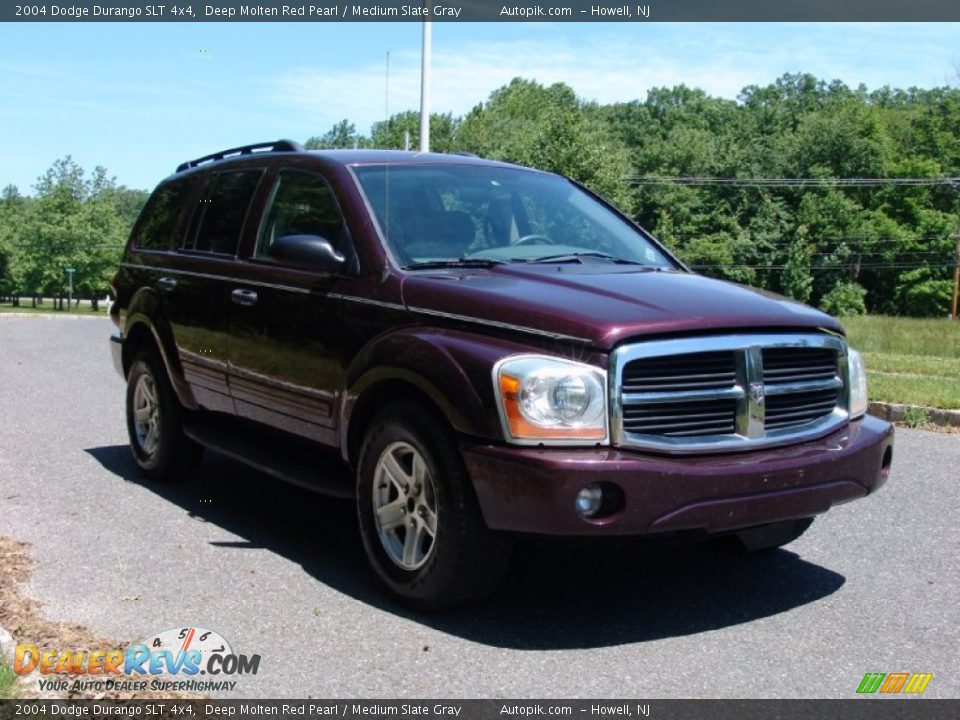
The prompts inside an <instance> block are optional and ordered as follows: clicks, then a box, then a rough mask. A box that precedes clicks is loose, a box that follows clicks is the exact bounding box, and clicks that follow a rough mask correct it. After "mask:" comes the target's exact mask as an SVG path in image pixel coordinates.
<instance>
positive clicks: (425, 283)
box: [112, 141, 893, 608]
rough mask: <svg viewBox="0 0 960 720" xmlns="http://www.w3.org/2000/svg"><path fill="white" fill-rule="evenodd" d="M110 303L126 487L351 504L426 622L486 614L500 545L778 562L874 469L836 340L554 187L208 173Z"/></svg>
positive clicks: (295, 153) (428, 175)
mask: <svg viewBox="0 0 960 720" xmlns="http://www.w3.org/2000/svg"><path fill="white" fill-rule="evenodd" d="M115 286H116V291H117V302H116V303H115V304H114V306H113V309H112V312H113V317H114V320H115V322H116V324H117V325H118V327H119V328H120V330H121V332H119V333H117V334H116V335H114V337H113V338H112V340H113V350H114V360H115V363H116V365H117V368H118V369H119V371H120V372H121V374H122V375H123V377H124V378H125V379H126V382H127V425H128V428H129V433H130V442H131V445H132V448H133V453H134V455H135V456H136V459H137V462H138V463H139V465H140V467H141V468H142V470H143V473H144V474H145V475H147V476H148V477H151V478H155V479H158V480H172V479H178V478H180V477H183V476H186V475H188V474H189V473H190V472H191V471H192V470H193V469H194V467H195V466H196V464H197V462H198V461H199V458H200V454H201V449H202V448H203V447H210V448H215V449H217V450H218V451H221V452H224V453H226V454H228V455H230V456H232V457H235V458H239V459H240V460H243V461H245V462H247V463H249V464H251V465H254V466H257V467H259V468H261V469H263V470H265V471H266V472H268V473H271V474H272V475H275V476H277V477H279V478H283V479H286V480H291V481H294V482H298V483H301V484H306V485H308V486H311V487H313V488H315V489H318V490H321V491H324V492H328V493H333V494H336V495H341V496H347V497H352V498H355V500H356V508H357V512H358V514H359V524H360V529H361V533H362V536H363V543H364V546H365V548H366V552H367V555H368V557H369V560H370V563H371V565H372V566H373V568H374V569H375V571H376V573H377V575H378V576H379V577H380V579H381V580H382V581H383V583H384V584H385V585H386V587H388V588H389V589H390V591H392V592H393V593H394V594H395V595H396V596H398V597H399V598H401V599H403V600H404V601H406V602H407V603H409V604H411V605H414V606H416V607H420V608H436V607H440V606H445V605H451V604H455V603H459V602H462V601H465V600H468V599H471V598H476V597H479V596H481V595H483V594H484V593H486V592H488V591H490V590H491V589H492V588H493V587H494V586H495V585H496V583H497V581H498V580H499V578H500V577H501V575H502V572H503V570H504V568H505V566H506V563H507V561H508V558H509V555H510V549H511V544H512V540H513V538H514V537H515V536H516V534H518V533H534V534H540V535H553V536H610V535H658V534H665V533H671V532H674V531H693V532H692V533H691V534H700V535H703V534H717V533H737V534H738V535H739V536H740V539H741V540H743V542H744V544H745V545H747V547H749V548H752V549H757V548H764V547H776V546H778V545H782V544H784V543H786V542H789V541H790V540H793V539H794V538H796V537H797V536H799V535H800V533H801V532H803V531H804V530H805V529H806V528H807V526H808V525H809V524H810V521H811V518H812V517H813V516H814V515H816V514H818V513H822V512H825V511H826V510H828V509H829V508H830V507H832V506H833V505H836V504H839V503H843V502H847V501H849V500H854V499H856V498H859V497H862V496H864V495H867V494H869V493H871V492H873V491H874V490H876V489H877V488H878V487H879V486H880V485H881V484H882V483H883V482H884V481H885V480H886V477H887V475H888V472H889V468H890V460H891V455H892V444H893V434H892V429H891V427H890V425H889V424H887V423H885V422H882V421H880V420H878V419H876V418H873V417H871V416H869V415H867V414H866V409H867V397H866V379H865V373H864V367H863V362H862V360H861V358H860V355H859V354H857V353H856V352H855V351H853V350H851V349H849V348H848V347H847V345H846V343H845V342H844V338H843V329H842V328H841V326H840V325H839V324H838V323H837V322H836V321H835V320H834V319H832V318H830V317H828V316H827V315H824V314H822V313H820V312H817V311H815V310H812V309H810V308H808V307H805V306H803V305H799V304H796V303H794V302H790V301H788V300H785V299H782V298H779V297H776V296H772V295H770V294H768V293H763V292H759V291H756V290H752V289H749V288H745V287H740V286H737V285H732V284H730V283H725V282H719V281H716V280H711V279H707V278H704V277H701V276H699V275H696V274H694V273H692V272H689V271H688V270H687V269H686V268H685V267H684V266H683V265H682V264H681V263H680V262H679V261H677V260H676V259H675V258H673V257H672V256H671V255H670V253H669V252H668V251H667V250H665V249H664V248H663V247H662V246H661V245H660V244H659V243H658V242H657V241H656V240H655V239H654V238H652V237H651V236H650V235H648V234H647V233H645V232H644V231H643V230H642V229H640V228H638V227H637V226H636V225H634V224H633V223H631V222H630V221H629V220H628V219H626V218H625V217H624V216H622V215H621V214H620V213H618V212H617V211H616V210H615V209H614V208H612V207H611V206H610V205H608V204H607V203H605V202H604V201H603V200H601V199H600V198H598V197H596V196H594V195H593V194H591V193H590V192H589V191H587V190H585V189H584V188H582V187H580V186H578V185H577V184H575V183H574V182H572V181H570V180H568V179H566V178H563V177H559V176H557V175H552V174H548V173H544V172H538V171H534V170H530V169H527V168H521V167H516V166H512V165H507V164H504V163H497V162H489V161H485V160H481V159H478V158H473V157H466V156H458V155H440V154H414V153H404V152H393V151H375V150H368V151H330V152H305V151H303V149H302V148H301V147H300V146H298V145H296V144H295V143H292V142H289V141H279V142H276V143H268V144H266V145H251V146H247V147H243V148H235V149H232V150H227V151H224V152H221V153H216V154H214V155H211V156H208V157H204V158H200V159H198V160H194V161H191V162H186V163H184V164H182V165H181V166H180V167H179V168H178V169H177V172H176V173H174V174H173V175H172V176H171V177H169V178H167V179H166V180H164V181H163V182H161V183H160V185H159V187H158V188H157V189H156V190H155V191H154V193H153V195H152V196H151V197H150V199H149V201H148V202H147V204H146V206H145V208H144V210H143V212H142V213H141V215H140V218H139V220H138V221H137V224H136V226H135V227H134V230H133V233H132V235H131V238H130V242H129V245H128V247H127V249H126V252H125V255H124V258H123V262H122V264H121V267H120V271H119V273H118V275H117V277H116V279H115ZM343 470H349V471H350V472H342V471H343Z"/></svg>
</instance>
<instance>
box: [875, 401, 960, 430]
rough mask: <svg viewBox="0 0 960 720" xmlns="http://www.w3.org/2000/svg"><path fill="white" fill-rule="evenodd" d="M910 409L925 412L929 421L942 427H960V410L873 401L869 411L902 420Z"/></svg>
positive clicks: (886, 417)
mask: <svg viewBox="0 0 960 720" xmlns="http://www.w3.org/2000/svg"><path fill="white" fill-rule="evenodd" d="M908 410H915V411H920V412H923V413H924V414H925V415H926V416H927V422H928V423H930V424H931V425H939V426H940V427H960V410H941V409H940V408H931V407H923V406H921V405H901V404H899V403H886V402H872V403H870V406H869V407H868V408H867V412H869V413H870V414H871V415H875V416H877V417H879V418H883V419H884V420H889V421H890V422H902V421H903V420H905V419H906V417H907V411H908Z"/></svg>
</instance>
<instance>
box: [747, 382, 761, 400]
mask: <svg viewBox="0 0 960 720" xmlns="http://www.w3.org/2000/svg"><path fill="white" fill-rule="evenodd" d="M763 398H764V391H763V383H758V382H755V383H750V400H751V402H753V403H754V404H755V405H763Z"/></svg>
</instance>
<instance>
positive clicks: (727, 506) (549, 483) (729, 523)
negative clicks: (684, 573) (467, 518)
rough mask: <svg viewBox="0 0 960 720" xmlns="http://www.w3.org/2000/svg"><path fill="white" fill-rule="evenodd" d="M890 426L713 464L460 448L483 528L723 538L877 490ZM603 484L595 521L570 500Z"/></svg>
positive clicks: (851, 429)
mask: <svg viewBox="0 0 960 720" xmlns="http://www.w3.org/2000/svg"><path fill="white" fill-rule="evenodd" d="M892 447H893V426H891V425H890V424H889V423H887V422H884V421H883V420H879V419H878V418H875V417H872V416H870V415H867V416H865V417H863V418H861V419H859V420H855V421H853V422H851V423H849V424H848V425H847V426H846V427H843V428H841V429H840V430H837V431H836V432H834V433H832V434H830V435H827V436H826V437H823V438H820V439H819V440H813V441H810V442H805V443H802V444H799V445H792V446H787V447H782V448H776V449H768V450H760V451H755V452H749V453H738V454H728V455H715V456H697V457H667V456H662V455H652V454H641V453H638V452H633V451H627V450H619V449H616V448H587V449H556V448H554V449H548V448H524V447H515V446H494V445H476V444H468V443H464V444H463V445H462V448H461V449H462V451H463V458H464V461H465V463H466V466H467V470H468V472H469V473H470V476H471V478H472V479H473V484H474V487H475V488H476V491H477V497H478V499H479V501H480V507H481V509H482V511H483V516H484V519H485V520H486V522H487V525H488V526H489V527H490V528H492V529H495V530H508V531H515V532H524V533H536V534H545V535H646V534H654V533H660V532H668V531H674V530H690V529H699V530H705V531H707V532H711V533H713V532H724V531H728V530H735V529H738V528H745V527H751V526H755V525H762V524H765V523H771V522H777V521H780V520H789V519H792V518H800V517H809V516H811V515H816V514H819V513H823V512H826V511H827V510H829V509H830V508H831V507H832V506H833V505H839V504H840V503H844V502H849V501H850V500H855V499H856V498H859V497H863V496H864V495H867V494H869V493H871V492H874V491H875V490H877V489H878V488H879V487H880V486H881V485H883V483H884V482H885V481H886V479H887V475H888V473H889V461H890V457H891V455H890V454H889V453H888V449H892ZM597 482H604V483H613V484H615V485H616V486H617V487H618V488H620V490H621V491H622V493H623V498H624V503H623V507H622V509H621V510H619V511H618V512H616V513H615V514H613V515H611V516H609V517H605V518H602V519H597V520H588V519H585V518H583V517H582V516H580V514H579V513H578V512H577V511H576V509H575V506H574V501H575V498H576V495H577V493H578V492H579V491H580V490H581V489H582V488H583V487H584V486H585V485H587V484H589V483H597Z"/></svg>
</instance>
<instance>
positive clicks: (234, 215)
mask: <svg viewBox="0 0 960 720" xmlns="http://www.w3.org/2000/svg"><path fill="white" fill-rule="evenodd" d="M262 176H263V170H262V169H256V170H235V171H229V172H219V173H214V174H213V175H211V177H210V182H209V184H208V185H207V190H206V192H205V193H204V195H203V199H202V200H201V201H200V212H199V215H200V218H199V221H198V222H197V229H196V231H195V232H194V233H193V236H192V238H193V244H192V246H191V245H190V244H189V243H188V245H187V249H189V250H196V251H198V252H208V253H217V254H219V255H235V254H236V252H237V245H238V244H239V243H240V233H241V232H242V231H243V225H244V222H245V221H246V218H247V211H248V210H249V207H250V201H251V200H252V199H253V195H254V193H255V192H256V190H257V185H258V184H259V183H260V178H261V177H262Z"/></svg>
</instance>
